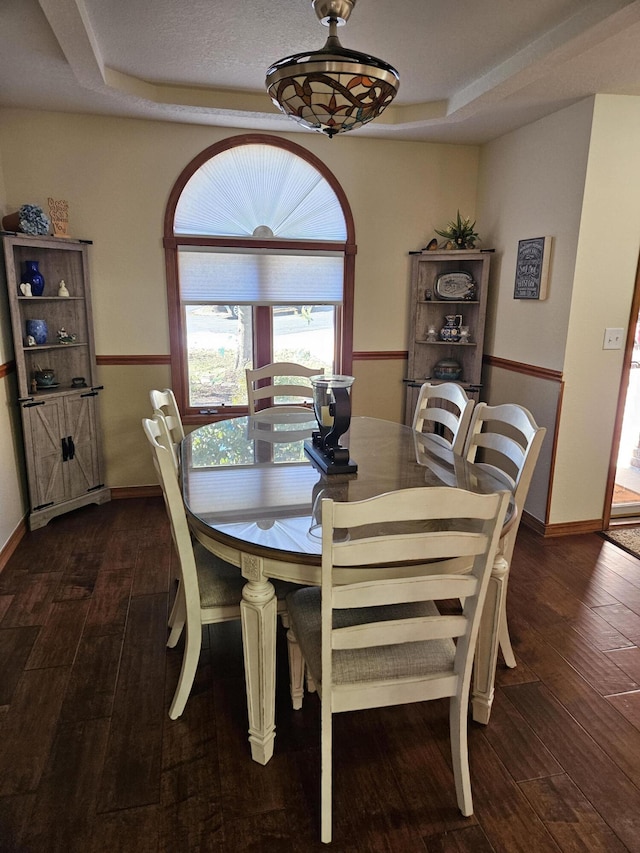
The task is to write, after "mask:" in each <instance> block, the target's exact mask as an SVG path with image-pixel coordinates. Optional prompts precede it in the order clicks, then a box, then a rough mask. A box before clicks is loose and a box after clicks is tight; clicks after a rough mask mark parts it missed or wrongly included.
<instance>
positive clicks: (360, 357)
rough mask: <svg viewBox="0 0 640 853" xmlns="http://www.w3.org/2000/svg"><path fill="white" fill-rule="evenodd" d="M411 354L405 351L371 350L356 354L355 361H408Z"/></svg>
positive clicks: (354, 355)
mask: <svg viewBox="0 0 640 853" xmlns="http://www.w3.org/2000/svg"><path fill="white" fill-rule="evenodd" d="M408 358H409V353H408V352H407V350H406V349H404V350H378V351H376V350H370V351H367V352H354V354H353V360H354V361H406V360H407V359H408Z"/></svg>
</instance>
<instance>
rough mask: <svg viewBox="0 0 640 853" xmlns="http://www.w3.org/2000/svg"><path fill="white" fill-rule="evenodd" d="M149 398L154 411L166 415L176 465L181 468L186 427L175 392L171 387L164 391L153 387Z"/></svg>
mask: <svg viewBox="0 0 640 853" xmlns="http://www.w3.org/2000/svg"><path fill="white" fill-rule="evenodd" d="M149 399H150V400H151V408H152V409H153V413H154V414H156V413H157V412H159V413H160V414H161V415H163V416H164V419H165V422H166V424H167V427H168V429H169V435H170V436H171V443H172V445H173V454H174V456H175V460H176V466H177V467H178V468H179V465H180V442H181V441H182V439H183V438H184V427H183V426H182V417H181V415H180V410H179V409H178V404H177V403H176V398H175V396H174V393H173V391H172V390H171V388H164V389H163V390H162V391H158V390H156V389H152V390H151V391H149Z"/></svg>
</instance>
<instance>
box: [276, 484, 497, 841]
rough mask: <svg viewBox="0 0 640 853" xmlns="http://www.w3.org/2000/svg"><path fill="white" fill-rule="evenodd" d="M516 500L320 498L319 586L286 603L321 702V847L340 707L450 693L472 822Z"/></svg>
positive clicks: (457, 767) (440, 493) (463, 807)
mask: <svg viewBox="0 0 640 853" xmlns="http://www.w3.org/2000/svg"><path fill="white" fill-rule="evenodd" d="M509 496H510V495H509V492H508V491H504V492H498V493H494V494H487V495H480V494H473V493H471V492H468V491H465V490H462V489H454V488H449V487H427V488H418V489H405V490H402V491H397V492H389V493H387V494H384V495H380V496H378V497H374V498H370V499H368V500H363V501H358V502H352V503H338V502H334V501H333V500H331V499H329V498H325V499H323V501H322V588H321V589H318V588H312V587H308V588H306V589H301V590H296V591H294V592H292V593H290V594H289V596H287V608H288V612H289V619H290V628H289V633H288V639H289V649H290V656H291V657H292V658H293V659H294V661H295V659H296V657H297V656H299V654H300V652H301V654H302V657H303V659H304V661H305V663H306V666H307V668H308V670H309V671H310V674H311V677H312V679H313V683H314V686H315V688H316V689H317V691H318V693H319V695H320V699H321V754H322V755H321V764H322V768H321V839H322V841H323V842H329V841H331V835H332V828H331V811H332V715H333V714H337V713H340V712H343V711H354V710H359V709H363V708H376V707H382V706H386V705H400V704H405V703H408V702H421V701H424V700H427V699H440V698H442V697H449V699H450V703H449V721H450V737H451V754H452V759H453V775H454V780H455V789H456V797H457V802H458V807H459V808H460V811H461V812H462V814H463V815H470V814H472V812H473V803H472V797H471V782H470V776H469V762H468V755H467V713H468V697H469V683H470V680H471V667H472V663H473V655H474V649H475V643H476V637H477V634H478V626H479V621H480V615H481V611H482V605H483V602H484V598H485V594H486V589H487V583H488V580H489V574H490V572H491V567H492V565H493V560H494V556H495V553H496V549H497V547H498V540H499V536H500V531H501V528H502V524H503V521H504V518H505V513H506V510H507V506H508V502H509ZM394 522H395V523H398V522H399V523H406V522H409V523H410V532H405V533H404V534H396V535H393V534H392V533H390V532H389V529H388V527H387V525H388V524H389V523H394ZM443 522H444V523H443ZM416 523H417V524H416ZM360 528H362V532H361V530H360ZM443 528H444V529H443ZM345 531H348V537H345ZM360 537H362V538H360ZM429 560H439V561H440V562H439V563H438V565H437V571H438V574H435V569H434V567H433V566H431V567H427V566H422V565H420V566H419V568H418V569H416V567H415V565H414V566H413V567H411V566H409V565H407V566H406V572H405V576H403V577H394V578H389V577H387V578H386V579H385V578H384V577H381V578H380V579H374V574H373V571H374V570H372V569H370V570H369V572H368V573H367V574H368V579H366V580H362V581H358V582H356V583H353V582H348V583H344V584H342V585H340V577H339V574H340V570H341V569H344V568H346V567H351V568H353V567H358V570H360V569H362V568H364V567H366V566H374V565H375V564H380V563H387V562H388V563H393V564H395V566H401V565H402V564H403V563H406V564H409V563H411V562H414V563H415V561H419V562H420V563H422V562H423V561H429ZM461 566H463V567H466V569H467V571H466V572H465V571H464V570H463V571H462V572H461V571H460V567H461ZM469 567H470V568H469ZM423 569H424V574H419V575H416V572H417V571H421V570H423ZM429 569H430V570H431V573H428V570H429ZM456 569H457V573H456ZM397 571H398V572H400V571H401V570H400V569H398V570H397ZM452 598H453V599H455V598H459V599H463V600H464V605H463V608H462V613H461V614H451V615H444V614H443V615H441V614H440V612H439V610H438V607H437V605H436V604H435V602H436V601H439V600H443V599H452ZM294 670H295V671H296V672H298V673H299V671H300V667H299V666H297V664H296V663H294V664H293V665H292V666H291V672H293V671H294Z"/></svg>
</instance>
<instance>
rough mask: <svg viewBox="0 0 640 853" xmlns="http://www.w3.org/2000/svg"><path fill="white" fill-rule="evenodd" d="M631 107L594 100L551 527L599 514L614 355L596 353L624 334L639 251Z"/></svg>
mask: <svg viewBox="0 0 640 853" xmlns="http://www.w3.org/2000/svg"><path fill="white" fill-rule="evenodd" d="M638 140H640V98H632V97H617V96H602V95H599V96H598V97H597V98H596V100H595V108H594V112H593V126H592V130H591V140H590V147H589V161H588V166H587V170H586V182H585V193H584V203H583V206H582V217H581V222H580V238H579V242H578V252H577V258H576V267H575V276H574V283H573V293H572V301H571V319H570V322H569V327H568V330H567V345H566V355H565V363H564V376H565V396H564V403H563V407H562V418H561V421H560V428H559V435H558V447H557V457H556V466H555V476H554V486H553V495H552V503H551V516H550V517H551V520H552V521H553V522H557V523H562V522H569V521H573V520H576V519H597V518H600V517H601V515H602V512H603V505H604V497H605V491H606V484H607V475H608V470H609V459H610V453H611V444H612V440H613V430H614V422H615V415H616V408H617V402H618V392H619V383H620V375H621V372H622V366H623V355H624V353H623V350H603V349H602V342H603V338H604V330H605V328H606V327H613V328H623V329H625V333H626V330H627V327H628V324H629V313H630V309H631V301H632V298H633V290H634V284H635V273H636V267H637V263H638V251H639V249H640V146H639V145H638Z"/></svg>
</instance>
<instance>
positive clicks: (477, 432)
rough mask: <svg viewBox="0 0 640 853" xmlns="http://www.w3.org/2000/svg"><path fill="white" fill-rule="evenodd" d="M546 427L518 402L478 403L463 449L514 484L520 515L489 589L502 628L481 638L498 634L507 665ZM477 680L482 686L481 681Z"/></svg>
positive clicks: (513, 662) (502, 546)
mask: <svg viewBox="0 0 640 853" xmlns="http://www.w3.org/2000/svg"><path fill="white" fill-rule="evenodd" d="M546 432H547V430H546V427H540V426H538V425H537V423H536V422H535V420H534V418H533V415H532V414H531V412H530V411H529V410H528V409H525V408H524V407H523V406H519V405H517V404H516V403H504V404H502V405H499V406H488V405H487V404H486V403H478V405H477V406H476V407H475V409H474V410H473V415H472V418H471V425H470V427H469V432H468V435H467V442H466V445H465V449H464V455H465V456H466V458H467V459H468V460H469V461H471V462H475V463H476V464H479V465H481V466H482V467H483V468H486V469H487V470H488V471H489V472H491V473H492V474H494V476H496V477H498V478H499V479H502V480H504V481H505V483H506V484H507V485H508V486H509V488H511V489H512V490H513V498H514V503H515V507H516V511H517V517H516V520H515V523H513V524H511V525H510V526H509V528H508V530H507V532H506V533H505V535H504V536H503V538H502V540H501V543H500V557H501V558H502V560H503V561H504V563H503V570H502V571H500V572H496V573H494V575H493V576H492V578H491V584H494V583H495V584H496V589H495V590H490V593H489V594H490V595H492V596H493V595H495V597H496V607H495V608H493V612H494V613H496V614H497V618H499V620H500V624H499V630H498V632H495V631H493V629H490V628H489V626H487V630H486V631H485V630H481V634H480V640H479V642H480V643H485V642H493V641H494V640H492V639H491V638H495V637H497V638H499V643H500V648H501V649H502V656H503V658H504V662H505V663H506V665H507V666H508V667H514V666H515V665H516V659H515V656H514V654H513V649H512V647H511V640H510V638H509V628H508V625H507V607H506V603H507V583H508V580H509V570H510V568H511V558H512V556H513V549H514V546H515V543H516V536H517V534H518V528H519V526H520V521H521V519H522V512H523V509H524V504H525V501H526V499H527V494H528V492H529V486H530V485H531V478H532V477H533V472H534V469H535V467H536V463H537V461H538V456H539V455H540V448H541V446H542V441H543V439H544V436H545V434H546ZM491 654H492V655H493V654H494V652H492V653H491ZM495 655H497V649H495ZM476 686H477V687H480V685H479V684H477V685H476Z"/></svg>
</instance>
